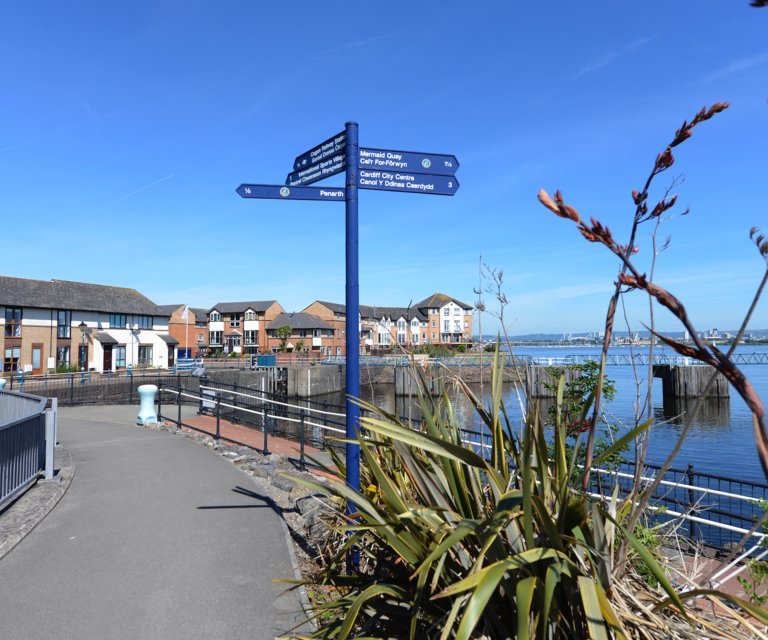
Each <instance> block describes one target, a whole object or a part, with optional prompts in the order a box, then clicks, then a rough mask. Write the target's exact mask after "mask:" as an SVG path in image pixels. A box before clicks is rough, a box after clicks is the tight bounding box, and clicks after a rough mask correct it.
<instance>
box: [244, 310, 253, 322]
mask: <svg viewBox="0 0 768 640" xmlns="http://www.w3.org/2000/svg"><path fill="white" fill-rule="evenodd" d="M245 319H246V320H255V319H256V312H255V311H246V312H245Z"/></svg>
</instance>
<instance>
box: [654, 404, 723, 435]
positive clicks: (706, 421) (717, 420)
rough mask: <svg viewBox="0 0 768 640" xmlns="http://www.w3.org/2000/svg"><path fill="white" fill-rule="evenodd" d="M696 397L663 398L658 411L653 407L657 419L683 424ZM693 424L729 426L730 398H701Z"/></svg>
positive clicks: (690, 411)
mask: <svg viewBox="0 0 768 640" xmlns="http://www.w3.org/2000/svg"><path fill="white" fill-rule="evenodd" d="M697 400H699V399H698V398H664V404H663V406H662V407H661V411H659V407H655V412H654V413H655V417H656V419H657V420H659V421H661V420H668V421H670V422H671V423H672V424H685V421H686V419H687V417H688V416H689V415H690V414H691V413H692V412H693V410H694V407H695V406H696V402H697ZM693 424H694V426H697V427H715V428H716V429H727V430H730V428H731V401H730V398H701V399H700V405H699V408H698V411H697V412H696V416H695V417H694V419H693Z"/></svg>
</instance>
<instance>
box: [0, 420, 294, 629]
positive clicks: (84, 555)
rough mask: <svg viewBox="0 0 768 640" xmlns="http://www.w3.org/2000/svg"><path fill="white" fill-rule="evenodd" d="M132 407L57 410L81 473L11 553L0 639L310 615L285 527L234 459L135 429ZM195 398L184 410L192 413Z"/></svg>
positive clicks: (289, 621) (1, 596)
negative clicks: (293, 585) (293, 586)
mask: <svg viewBox="0 0 768 640" xmlns="http://www.w3.org/2000/svg"><path fill="white" fill-rule="evenodd" d="M136 413H137V407H135V406H106V407H101V406H96V407H76V408H65V409H60V412H59V425H60V426H59V441H60V442H61V443H62V445H63V446H64V447H65V448H66V449H67V451H68V452H69V453H70V454H71V456H72V459H73V461H74V464H75V469H76V471H75V476H74V479H73V480H72V483H71V485H70V487H69V490H68V491H67V493H66V494H65V495H64V497H63V498H62V499H61V501H60V502H59V503H58V505H57V506H56V508H54V509H53V511H51V512H50V513H49V514H48V516H47V517H46V518H45V519H44V520H43V521H42V522H41V523H40V524H39V525H38V526H37V527H36V528H35V529H34V530H33V531H32V532H31V533H30V534H29V535H28V536H27V537H26V538H25V539H23V540H22V541H21V542H20V543H19V544H18V546H16V547H15V548H14V549H13V550H12V551H10V552H9V553H8V555H6V556H5V557H3V558H2V560H0V638H3V640H14V639H16V638H19V639H21V638H24V639H28V638H35V639H47V638H56V639H57V640H68V639H78V640H79V639H89V638H105V639H106V638H110V639H111V638H114V639H122V638H126V639H128V638H130V639H134V638H142V639H154V638H158V639H163V640H173V639H177V638H178V639H182V638H183V639H185V640H187V639H194V638H222V639H227V638H249V639H255V638H274V637H276V636H279V635H280V634H281V633H285V632H287V631H289V630H290V629H291V628H293V627H294V625H295V624H297V623H298V622H300V621H301V620H303V614H302V613H301V605H300V602H299V598H298V595H296V593H295V592H290V593H286V587H287V585H285V584H276V583H274V582H273V580H274V579H275V578H287V579H293V577H294V573H293V565H292V563H291V556H290V553H289V549H288V545H289V541H288V540H287V537H286V533H285V527H284V525H283V524H282V523H281V522H280V519H279V515H278V514H277V513H276V512H275V511H273V510H272V509H271V508H270V507H269V502H268V501H267V500H266V499H265V498H263V497H262V496H260V495H259V494H258V493H257V491H258V488H257V486H256V485H255V484H253V483H252V482H251V481H250V479H249V478H248V477H247V476H246V475H245V474H243V473H242V472H241V471H239V470H238V469H237V468H236V467H235V466H234V465H232V464H231V463H229V462H227V461H226V460H225V459H223V458H222V457H220V456H219V455H217V454H215V453H213V452H211V451H210V450H209V449H207V448H206V447H201V446H199V445H197V444H195V443H194V442H193V441H192V440H189V439H187V438H180V437H169V435H168V434H167V433H164V432H162V431H156V430H151V429H143V428H138V427H136V425H135V421H136ZM194 413H195V411H194V409H192V408H186V407H185V409H184V418H185V419H186V418H187V417H190V418H191V417H192V416H193V415H194Z"/></svg>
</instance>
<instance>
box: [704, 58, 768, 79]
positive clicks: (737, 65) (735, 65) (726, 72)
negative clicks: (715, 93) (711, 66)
mask: <svg viewBox="0 0 768 640" xmlns="http://www.w3.org/2000/svg"><path fill="white" fill-rule="evenodd" d="M764 64H768V53H762V54H760V55H757V56H751V57H749V58H742V59H741V60H736V61H735V62H731V64H729V65H727V66H725V67H722V68H721V69H718V70H717V71H713V72H712V73H710V74H709V75H706V76H704V78H703V80H702V82H704V83H705V84H707V83H709V82H714V81H716V80H722V79H723V78H728V77H729V76H733V75H736V74H738V73H741V72H742V71H746V70H747V69H751V68H752V67H759V66H761V65H764Z"/></svg>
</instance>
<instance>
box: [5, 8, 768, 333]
mask: <svg viewBox="0 0 768 640" xmlns="http://www.w3.org/2000/svg"><path fill="white" fill-rule="evenodd" d="M766 28H768V9H753V8H751V7H749V6H748V2H747V0H740V1H738V2H737V1H734V2H722V1H720V0H698V1H696V2H694V1H687V0H686V1H683V0H680V1H677V2H669V1H668V0H667V1H665V2H658V1H653V2H644V3H623V2H615V1H614V2H607V1H600V2H587V3H574V2H559V1H557V2H549V3H533V2H529V3H510V2H481V3H467V2H454V1H450V2H445V1H442V2H435V1H430V2H418V3H407V4H401V5H400V6H395V5H392V4H391V3H390V4H387V3H369V2H334V1H327V2H292V3H278V2H252V1H248V2H245V1H232V2H226V3H213V2H200V1H196V0H185V1H184V2H181V1H177V0H172V1H165V2H158V1H152V2H147V1H138V0H137V1H134V2H122V3H114V2H102V3H97V2H87V3H86V2H81V1H78V0H73V1H72V2H66V3H61V2H53V1H49V2H27V3H12V4H10V5H8V6H7V7H6V8H5V10H4V12H3V19H2V21H0V65H1V67H2V80H3V81H2V85H0V220H2V228H1V229H2V230H1V231H0V234H2V235H1V236H0V237H1V238H2V241H1V243H0V256H1V257H2V258H1V259H2V270H1V271H0V273H2V274H3V275H9V276H17V277H24V278H36V279H50V278H59V279H69V280H78V281H86V282H98V283H103V284H112V285H120V286H128V287H135V288H136V289H138V290H139V291H141V292H142V293H144V294H145V295H147V296H148V297H150V298H151V299H152V300H154V301H155V302H158V303H161V304H164V303H176V302H179V303H184V302H186V303H189V304H190V305H193V306H206V307H207V306H211V305H213V304H215V303H216V302H219V301H226V300H242V299H267V298H276V299H278V300H279V301H280V302H281V303H282V304H283V306H284V307H285V308H286V309H288V310H299V309H301V308H303V307H304V306H305V305H307V304H309V303H310V302H312V301H313V300H314V299H318V298H319V299H326V300H332V301H338V302H343V300H344V233H343V219H344V206H343V204H340V203H307V202H284V201H283V202H272V201H266V200H261V201H257V200H242V199H241V198H239V197H238V196H237V195H236V194H235V192H234V190H235V188H236V187H237V186H238V185H239V184H240V183H243V182H264V183H281V182H282V181H283V180H284V179H285V176H286V173H287V172H288V171H289V170H290V169H291V167H292V161H293V158H294V156H296V155H297V154H299V153H301V152H303V151H305V150H307V149H309V148H310V147H312V146H313V145H315V144H317V143H319V142H321V141H322V140H324V139H325V138H327V137H329V136H331V135H333V134H334V133H336V132H338V131H340V130H341V129H342V128H343V125H344V122H345V121H346V120H350V119H351V120H356V121H358V122H359V123H360V143H361V145H362V146H369V147H383V148H391V149H406V150H417V151H427V152H438V153H453V154H455V155H456V156H457V157H458V158H459V161H460V162H461V168H460V170H459V172H458V178H459V181H460V182H461V188H460V189H459V191H458V193H457V195H456V196H455V197H453V198H448V197H439V196H428V195H417V194H405V193H402V194H401V193H389V192H375V191H361V194H360V257H361V273H360V298H361V302H363V303H368V304H379V305H403V306H405V305H407V304H408V302H409V301H410V300H413V301H416V300H419V299H421V298H423V297H426V296H427V295H429V294H431V293H433V292H434V291H442V292H444V293H448V294H450V295H453V296H454V297H456V298H459V299H460V300H463V301H465V302H467V303H470V304H471V303H472V302H473V301H474V299H475V297H476V296H475V294H474V293H473V291H472V290H473V288H474V287H477V286H478V258H479V256H480V254H481V253H482V256H483V260H484V261H485V262H487V263H488V264H489V265H491V266H492V267H494V268H501V269H503V270H504V274H505V278H504V279H505V284H504V287H505V292H506V295H507V297H508V299H509V307H508V309H507V312H506V313H507V319H508V321H509V325H510V326H509V329H510V331H511V332H512V333H513V334H519V333H528V332H535V331H547V332H550V331H551V332H559V331H565V330H570V331H574V332H583V331H592V330H597V329H599V328H600V327H601V325H602V323H603V319H604V314H605V307H606V303H607V299H608V297H609V295H610V292H611V290H612V282H613V280H614V279H615V276H616V273H617V271H618V267H617V264H616V261H615V260H614V259H612V258H611V257H610V256H609V255H608V254H607V252H606V251H605V250H601V248H600V247H597V246H595V245H589V244H587V243H586V242H584V241H583V240H581V238H580V236H579V235H578V234H577V233H576V231H575V229H574V228H573V227H572V225H570V224H569V223H567V222H566V221H563V220H560V219H557V218H555V217H554V216H553V215H552V214H551V213H549V212H548V211H546V210H545V209H544V208H543V207H541V206H540V205H539V204H538V203H537V201H536V193H537V191H538V189H539V188H541V187H544V188H546V189H547V190H549V191H550V192H553V191H554V190H555V189H557V188H560V189H562V190H563V192H564V194H565V195H566V198H567V200H568V202H569V203H571V204H572V205H574V206H576V207H577V208H578V209H579V210H580V211H581V212H582V214H584V215H587V216H589V215H594V216H595V217H597V218H598V219H600V220H601V221H602V222H604V223H605V224H608V225H609V226H610V227H611V228H612V229H613V230H614V232H615V234H616V235H617V236H618V237H620V238H626V235H627V230H628V228H629V224H630V220H631V216H632V213H633V206H632V202H631V199H630V192H631V190H632V189H633V188H639V187H641V186H642V181H643V180H644V179H645V176H646V175H647V173H648V170H649V168H650V166H651V163H652V161H653V159H654V157H655V155H656V153H658V152H659V151H661V150H663V148H664V146H665V145H666V143H667V142H668V141H670V140H671V138H672V136H673V134H674V131H675V129H676V128H677V127H678V126H679V125H680V124H681V122H682V121H683V120H684V119H686V118H690V117H691V116H692V115H693V114H694V113H695V112H696V111H697V110H698V109H699V108H700V107H701V106H703V105H708V104H711V103H712V102H715V101H722V100H727V101H729V102H731V104H732V107H731V108H730V109H729V110H728V111H726V112H725V113H724V114H721V116H720V117H718V118H716V119H715V120H714V121H710V122H707V123H705V124H704V125H702V126H701V127H699V128H698V129H697V131H696V133H695V135H694V137H693V138H692V139H691V140H689V141H688V142H687V143H686V144H684V145H683V146H682V147H679V148H678V151H677V153H676V156H677V162H676V164H675V167H674V169H673V170H672V171H671V172H669V173H668V174H666V177H664V178H663V179H662V180H661V181H660V182H659V184H658V188H657V191H656V192H655V195H656V196H660V195H661V191H662V190H663V188H664V187H665V186H667V184H668V182H669V180H670V179H671V178H672V177H673V176H677V175H684V176H685V182H684V184H683V185H682V186H681V187H680V188H679V189H677V192H678V193H679V196H680V203H681V204H682V206H683V207H685V206H690V208H691V214H690V215H689V216H687V217H682V218H675V219H674V220H672V221H670V222H669V223H666V224H665V225H664V226H663V227H662V230H661V232H660V234H661V236H666V235H671V236H672V244H671V247H670V249H669V250H668V251H666V252H665V253H663V254H662V255H661V256H660V260H659V264H658V267H657V281H658V282H659V283H660V284H662V285H665V286H667V287H668V288H669V289H670V290H671V291H673V292H674V293H676V294H678V295H679V296H680V297H681V298H683V299H684V300H685V301H686V302H687V303H688V305H689V309H690V312H691V315H692V316H693V318H694V321H695V322H696V324H697V325H698V326H699V327H700V328H701V329H704V328H710V327H718V328H720V329H729V328H734V327H736V326H737V325H738V322H739V319H740V317H741V315H742V313H743V312H744V310H745V309H746V308H747V306H748V303H749V300H750V299H751V295H752V292H753V290H754V288H755V286H756V284H757V283H758V282H759V279H760V277H761V275H762V272H763V270H764V264H763V262H762V260H761V259H760V258H759V256H758V255H757V252H756V251H755V250H754V249H753V246H752V245H751V244H750V241H749V239H748V232H749V229H750V227H751V226H753V225H758V226H763V227H764V228H765V229H766V231H768V215H767V214H768V207H767V206H766V197H765V190H766V184H767V183H768V179H767V171H768V170H767V165H766V160H765V142H766V140H767V139H768V104H766V98H767V97H768V44H766V37H765V34H766ZM322 184H328V185H340V184H342V179H341V176H336V177H335V178H331V179H329V180H327V181H326V182H325V183H322ZM651 199H652V200H653V199H654V194H652V196H651ZM649 233H650V227H645V228H643V229H642V230H641V232H640V236H639V243H640V246H641V253H640V254H639V256H638V260H640V261H645V262H644V263H643V264H648V260H649V259H650V256H651V249H650V239H649ZM641 263H642V262H641ZM637 295H638V296H639V294H637ZM767 304H768V303H766V302H763V303H762V304H761V305H760V307H759V309H758V312H757V314H756V317H755V321H754V322H753V325H752V326H753V327H755V328H766V327H768V313H767V311H768V307H767V306H766V305H767ZM488 306H489V308H493V306H494V305H493V303H492V301H490V300H489V302H488ZM644 307H645V302H643V301H641V300H640V299H639V298H636V299H635V301H634V302H633V303H632V304H631V308H630V314H631V316H632V318H633V326H634V327H635V328H640V327H639V324H638V322H639V321H641V320H642V319H643V313H644V311H643V308H644ZM484 323H485V326H484V330H495V328H496V326H497V323H495V322H493V321H492V320H491V319H490V318H486V320H485V321H484ZM660 325H661V326H662V327H663V328H666V329H670V330H676V329H678V326H677V325H676V324H675V323H674V321H673V319H671V318H669V317H667V316H666V315H665V314H664V313H660Z"/></svg>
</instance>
